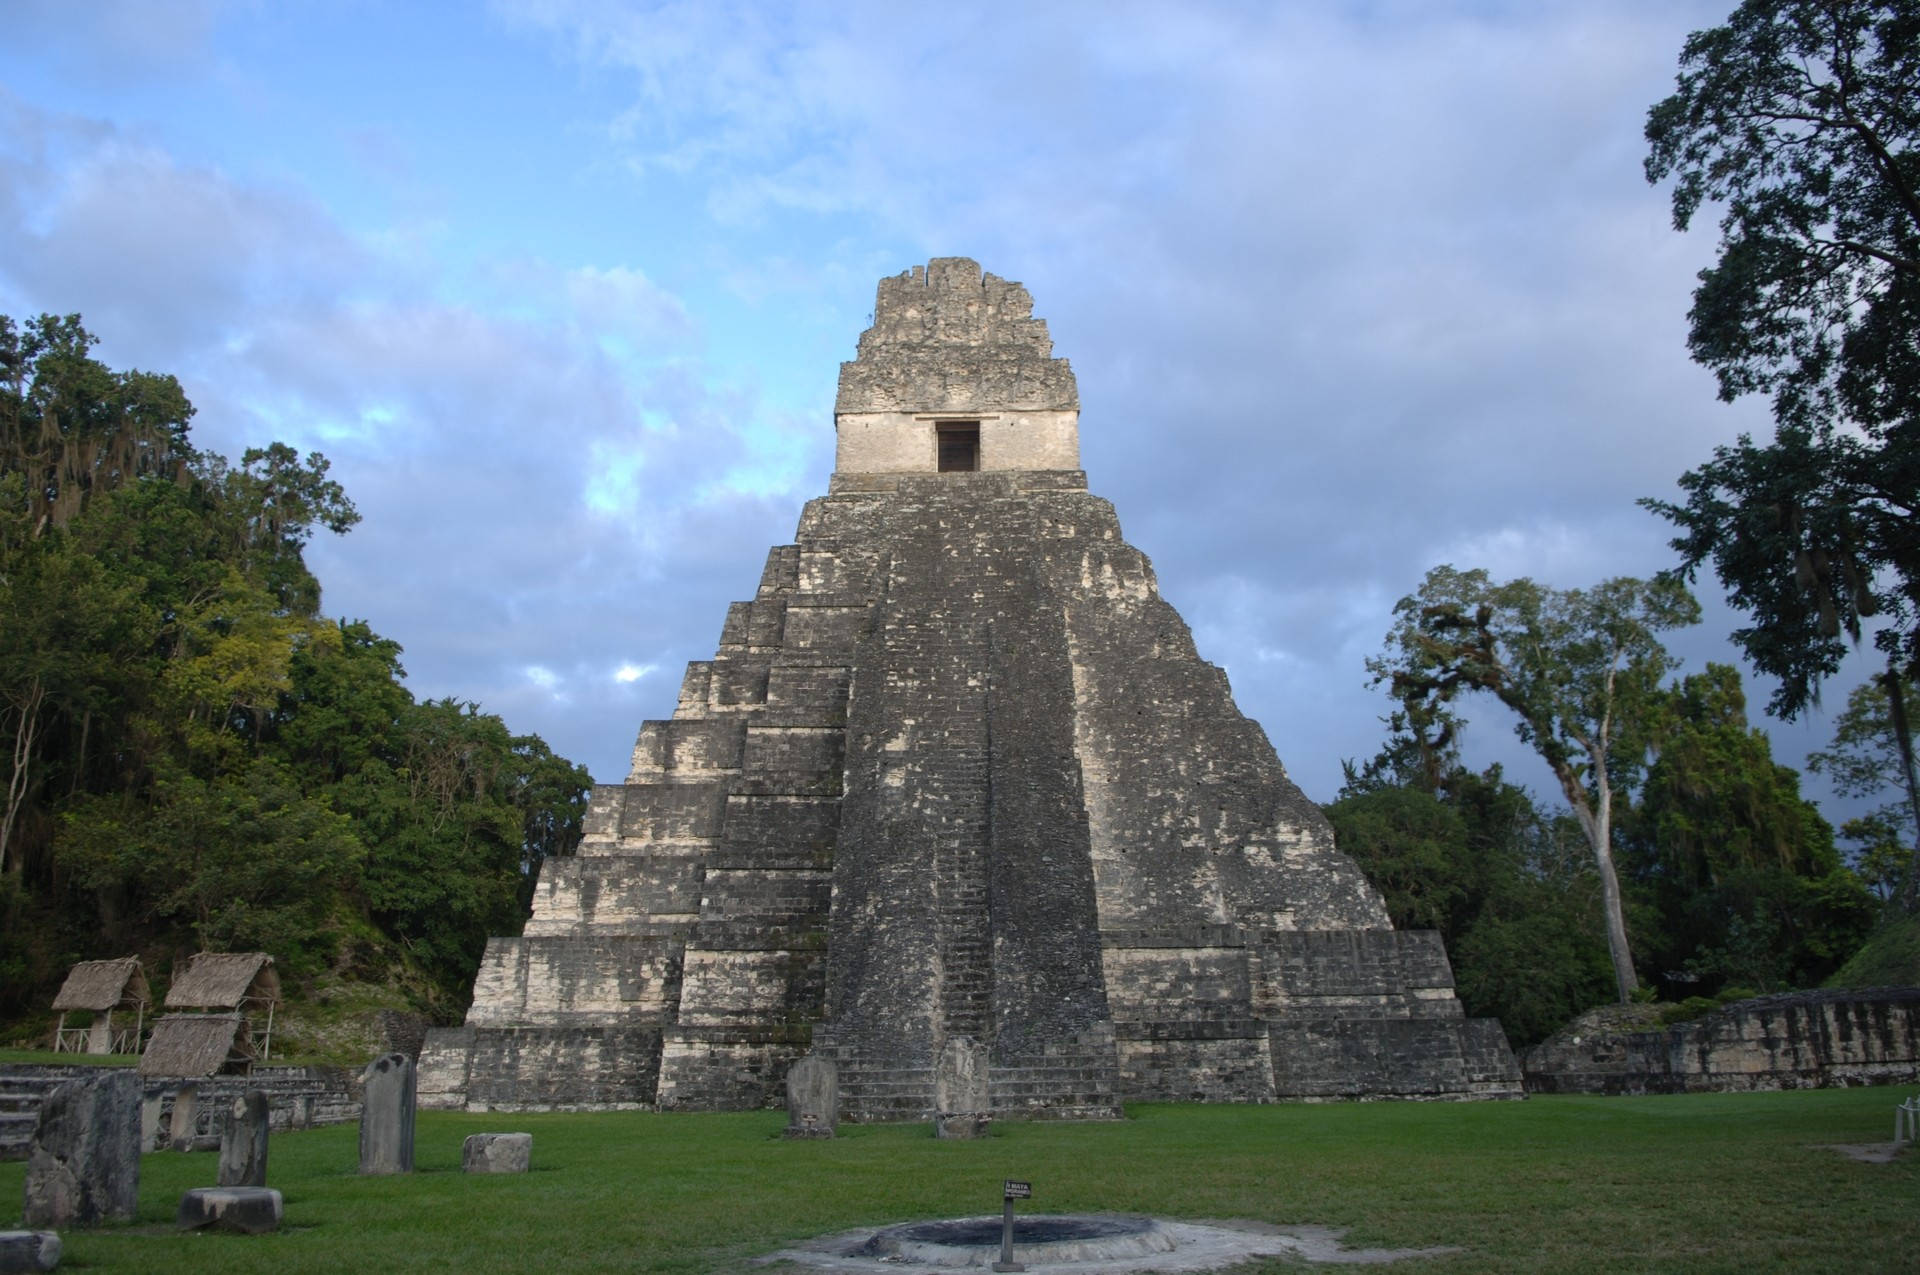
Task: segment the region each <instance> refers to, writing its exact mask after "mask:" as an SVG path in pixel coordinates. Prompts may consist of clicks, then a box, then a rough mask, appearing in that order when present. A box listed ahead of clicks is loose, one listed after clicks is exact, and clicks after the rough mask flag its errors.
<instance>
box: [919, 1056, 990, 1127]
mask: <svg viewBox="0 0 1920 1275" xmlns="http://www.w3.org/2000/svg"><path fill="white" fill-rule="evenodd" d="M988 1067H989V1063H988V1051H987V1047H986V1046H985V1045H983V1044H981V1043H980V1042H979V1041H977V1040H975V1039H973V1038H972V1037H971V1036H955V1037H953V1038H952V1039H950V1040H948V1041H947V1043H946V1046H945V1047H944V1048H942V1049H941V1051H940V1060H939V1062H938V1063H936V1064H935V1065H934V1069H933V1134H934V1136H935V1137H936V1138H978V1137H980V1136H981V1135H983V1134H984V1133H985V1132H986V1130H987V1121H988V1118H989V1116H990V1115H991V1112H992V1110H993V1098H992V1095H991V1090H990V1087H989V1085H988V1080H987V1073H988Z"/></svg>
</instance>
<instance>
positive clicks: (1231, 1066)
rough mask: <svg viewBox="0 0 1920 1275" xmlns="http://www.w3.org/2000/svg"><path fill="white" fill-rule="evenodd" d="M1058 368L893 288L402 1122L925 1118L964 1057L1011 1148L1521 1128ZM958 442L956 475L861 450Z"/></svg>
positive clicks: (1442, 968)
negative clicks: (952, 425) (985, 1060)
mask: <svg viewBox="0 0 1920 1275" xmlns="http://www.w3.org/2000/svg"><path fill="white" fill-rule="evenodd" d="M1050 353H1051V341H1050V339H1049V338H1048V337H1047V334H1046V326H1045V324H1044V323H1043V322H1041V321H1039V320H1035V319H1033V318H1032V317H1031V301H1030V299H1029V298H1028V297H1027V294H1026V292H1025V289H1023V288H1020V287H1019V285H1017V284H1008V283H1006V282H1005V281H1002V280H998V279H995V278H994V276H992V275H985V276H983V275H982V274H981V273H980V271H979V268H978V267H977V266H975V265H973V263H971V262H965V261H959V260H947V261H941V260H936V261H935V262H933V263H932V264H931V265H930V266H928V267H927V268H925V269H924V270H918V269H917V270H915V271H913V272H909V273H908V274H906V275H903V276H900V277H898V278H895V279H890V280H886V281H883V283H882V285H881V288H880V294H879V302H878V305H877V306H876V317H875V323H874V327H873V328H872V329H870V330H869V332H868V333H867V334H866V335H864V336H863V337H862V338H861V345H860V358H859V359H858V360H856V361H855V362H853V363H848V364H845V365H843V368H842V378H841V392H840V399H839V409H840V411H839V414H838V418H837V419H838V423H839V426H840V438H841V460H842V464H841V471H840V472H837V473H836V474H835V475H834V478H833V482H832V486H831V489H830V491H829V493H828V495H827V496H825V497H822V498H819V499H816V500H813V501H811V502H809V504H808V505H807V507H806V510H805V512H804V513H803V515H802V517H801V520H800V525H799V530H798V534H797V536H796V541H795V543H794V544H791V545H784V546H780V547H777V548H775V549H774V550H773V551H772V552H771V553H770V554H769V555H768V559H767V564H766V568H765V571H764V572H763V574H762V578H761V583H760V587H759V589H758V591H757V592H756V595H755V596H754V598H753V599H752V600H750V601H746V602H740V603H735V604H734V605H733V606H732V607H731V608H730V609H729V612H728V615H727V619H726V623H725V625H724V626H723V629H722V633H721V638H720V642H719V646H718V649H717V651H716V653H715V656H714V658H713V659H712V660H709V661H699V662H696V663H694V664H692V665H690V666H689V667H688V670H687V675H686V678H685V681H684V683H683V685H682V689H681V694H680V701H679V706H678V708H677V709H676V711H675V714H674V717H673V718H672V719H671V720H669V721H654V722H648V723H646V724H645V725H644V726H643V727H642V729H641V732H640V736H639V740H638V743H637V745H636V747H635V750H634V756H633V764H632V768H631V771H630V773H629V774H628V776H627V779H626V782H625V783H624V784H620V785H602V786H600V787H597V788H596V789H595V791H594V794H593V799H592V805H591V809H590V812H589V815H588V820H587V832H586V838H585V840H584V841H583V843H582V845H581V847H580V851H579V853H578V854H577V855H576V856H574V857H571V858H567V859H558V860H550V861H548V863H547V864H546V865H545V866H544V868H543V870H542V878H541V881H540V884H539V889H538V893H537V895H536V898H535V905H534V916H533V919H532V920H531V921H530V922H529V923H528V925H527V927H526V930H525V933H524V934H523V935H522V936H521V937H519V938H515V939H495V940H493V941H492V942H491V943H490V944H489V946H488V949H487V954H486V957H485V962H484V965H483V968H482V970H481V974H480V978H479V982H478V984H477V985H476V989H475V999H474V1007H473V1010H472V1012H471V1013H470V1014H469V1015H468V1019H467V1023H466V1025H465V1026H464V1027H462V1028H459V1029H454V1030H451V1031H443V1032H436V1033H434V1035H433V1037H432V1038H430V1040H429V1042H428V1046H427V1049H426V1051H425V1053H424V1054H423V1057H422V1060H421V1070H420V1093H421V1099H422V1102H423V1103H424V1104H427V1105H445V1106H467V1107H470V1108H475V1109H485V1108H489V1107H518V1108H526V1107H611V1106H653V1105H657V1106H660V1107H663V1108H684V1109H724V1108H740V1107H757V1106H765V1105H773V1104H775V1103H777V1101H778V1100H779V1097H780V1095H781V1092H782V1089H781V1087H782V1083H783V1077H784V1074H785V1069H786V1067H787V1066H788V1065H789V1064H790V1063H791V1061H792V1060H793V1059H794V1058H796V1057H798V1056H799V1055H801V1054H802V1053H805V1052H807V1051H808V1050H809V1049H812V1050H814V1051H816V1052H820V1053H824V1054H827V1055H829V1056H832V1057H834V1058H835V1059H836V1060H837V1061H838V1063H839V1066H840V1077H841V1079H840V1092H841V1098H842V1102H843V1105H844V1108H845V1111H846V1114H847V1116H848V1117H849V1118H851V1119H886V1118H922V1117H924V1116H925V1115H927V1114H928V1113H929V1112H930V1111H931V1109H932V1105H933V1102H934V1079H933V1070H934V1066H935V1060H936V1059H937V1058H938V1057H939V1056H940V1054H941V1052H942V1050H943V1048H944V1047H945V1045H946V1043H947V1042H948V1041H950V1040H953V1039H956V1038H959V1037H963V1036H964V1037H971V1038H973V1039H975V1040H980V1041H983V1042H985V1043H986V1044H987V1045H988V1047H989V1050H990V1061H991V1067H990V1087H991V1091H992V1099H993V1105H994V1109H995V1110H996V1111H997V1112H1000V1113H1003V1114H1016V1113H1018V1114H1033V1115H1053V1116H1076V1115H1080V1116H1086V1115H1112V1114H1117V1112H1118V1110H1119V1104H1120V1102H1121V1101H1123V1100H1125V1099H1189V1098H1197V1099H1207V1100H1240V1101H1264V1100H1270V1099H1272V1098H1275V1097H1280V1096H1291V1097H1309V1098H1336V1097H1351V1096H1381V1095H1402V1096H1454V1097H1463V1096H1485V1095H1511V1094H1515V1093H1517V1092H1518V1084H1517V1081H1518V1072H1517V1069H1516V1068H1515V1066H1514V1063H1513V1060H1512V1055H1511V1053H1510V1052H1509V1051H1508V1049H1507V1046H1506V1041H1505V1038H1504V1036H1503V1035H1502V1034H1501V1033H1500V1030H1499V1027H1498V1025H1497V1024H1496V1023H1493V1022H1491V1021H1471V1022H1470V1021H1468V1020H1466V1019H1464V1018H1463V1017H1462V1015H1461V1010H1460V1006H1459V1003H1458V1002H1457V1000H1455V999H1454V997H1453V992H1452V986H1453V980H1452V974H1451V970H1450V969H1449V968H1448V966H1447V961H1446V956H1445V953H1444V952H1443V951H1442V950H1441V947H1440V944H1439V942H1438V939H1437V938H1436V937H1435V936H1433V935H1431V934H1408V933H1400V932H1396V931H1394V930H1392V929H1391V927H1390V923H1389V921H1388V919H1387V916H1386V913H1385V910H1384V907H1383V905H1382V903H1381V900H1380V897H1379V895H1378V893H1377V892H1376V891H1374V890H1373V888H1372V887H1371V886H1370V885H1369V884H1368V883H1367V882H1366V880H1365V878H1364V877H1363V876H1362V874H1361V873H1360V872H1359V870H1358V868H1357V867H1356V866H1355V865H1354V864H1353V863H1352V861H1351V860H1349V859H1347V858H1346V857H1345V856H1344V855H1342V854H1340V853H1339V852H1338V851H1337V850H1336V849H1335V848H1334V846H1333V839H1332V833H1331V830H1330V829H1329V827H1328V825H1327V823H1326V821H1325V819H1324V818H1323V817H1322V815H1321V814H1320V811H1319V810H1318V808H1317V807H1315V806H1314V805H1313V803H1312V802H1311V801H1309V800H1308V799H1307V798H1306V797H1305V796H1304V794H1302V793H1301V792H1300V791H1299V789H1298V788H1297V787H1295V786H1294V785H1293V783H1292V782H1291V780H1289V779H1288V778H1287V776H1286V773H1285V771H1284V769H1283V768H1282V767H1281V766H1280V763H1279V761H1278V760H1277V759H1276V758H1275V757H1274V754H1273V750H1272V748H1271V746H1270V745H1269V744H1268V742H1267V739H1266V736H1265V734H1264V733H1263V732H1262V731H1261V730H1260V728H1259V727H1258V726H1257V725H1255V724H1254V723H1252V722H1250V721H1248V720H1247V719H1246V718H1245V717H1243V716H1242V715H1241V714H1240V713H1239V711H1238V710H1237V708H1235V706H1234V704H1233V701H1232V697H1231V694H1230V691H1229V689H1228V686H1227V682H1226V678H1225V675H1224V674H1223V673H1222V672H1221V670H1220V669H1218V668H1216V667H1215V666H1213V665H1210V664H1207V663H1206V662H1204V661H1203V660H1201V659H1200V658H1199V656H1198V653H1197V652H1196V651H1195V649H1194V646H1193V641H1192V637H1191V634H1190V633H1189V631H1188V629H1187V626H1186V625H1185V623H1184V622H1183V621H1182V620H1181V619H1180V617H1179V616H1178V615H1177V614H1176V613H1175V612H1174V611H1173V609H1172V608H1171V607H1170V606H1168V605H1167V604H1166V603H1165V602H1164V601H1163V600H1162V599H1161V598H1160V596H1159V594H1158V590H1157V588H1156V586H1155V582H1154V578H1153V572H1152V568H1151V566H1150V564H1149V563H1148V562H1147V560H1146V558H1145V556H1144V555H1143V554H1141V553H1140V552H1139V551H1138V550H1136V549H1134V548H1132V547H1131V546H1129V545H1127V544H1126V542H1125V541H1124V539H1122V537H1121V534H1120V528H1119V524H1118V521H1117V519H1116V518H1115V516H1114V512H1113V509H1112V507H1111V506H1110V505H1109V504H1108V503H1107V502H1106V501H1104V500H1100V499H1099V498H1097V497H1095V496H1092V495H1090V494H1088V493H1087V491H1086V479H1085V475H1084V474H1083V473H1081V472H1080V471H1079V469H1078V442H1077V432H1074V431H1077V410H1078V396H1077V391H1076V390H1075V389H1074V387H1073V383H1072V374H1071V371H1070V370H1069V369H1068V368H1067V367H1066V364H1065V361H1064V360H1059V359H1053V358H1051V357H1050ZM908 409H919V410H915V411H909V410H908ZM986 409H992V410H991V411H989V410H986ZM995 412H997V413H998V415H997V416H995V415H994V413H995ZM946 413H951V414H954V415H960V416H978V417H979V418H980V423H981V454H980V462H981V472H973V473H946V474H935V473H931V472H929V471H930V470H932V469H933V468H934V466H933V463H932V456H931V450H930V443H929V447H928V448H927V449H925V450H923V451H915V452H913V456H914V458H915V459H914V460H913V463H912V465H911V466H907V465H904V463H903V465H902V467H901V468H900V469H895V468H890V467H889V466H887V465H882V464H874V463H870V461H869V459H867V457H868V453H866V452H863V451H861V450H860V448H862V447H865V446H866V445H867V443H870V442H872V441H873V440H874V439H876V438H879V439H885V438H887V437H889V435H888V434H887V431H888V430H890V429H891V430H893V431H894V432H893V434H892V435H891V436H890V437H891V438H892V439H893V440H894V443H899V444H901V448H903V449H904V450H900V449H897V450H896V453H895V454H896V455H897V456H901V457H904V456H906V455H907V453H908V451H909V450H911V449H912V448H918V447H919V446H920V443H919V441H916V440H920V439H922V438H923V436H925V437H927V438H930V431H931V428H932V422H933V421H934V420H935V419H936V418H938V417H940V416H941V415H942V414H946ZM993 419H997V420H999V421H1000V422H1002V424H1003V425H1004V426H1005V428H1006V429H1008V430H1015V429H1026V430H1028V431H1030V433H1029V435H1028V436H1027V437H1028V440H1029V443H1030V446H1028V447H1027V448H1026V450H1022V451H1016V452H1013V453H1009V454H1010V455H1012V456H1014V457H1015V458H1016V459H1017V461H1018V464H1019V465H1020V466H1030V467H1020V468H997V467H996V464H995V461H996V455H995V448H994V443H993V438H994V436H993V435H992V434H991V433H990V432H989V430H988V425H989V424H990V423H991V420H993ZM850 426H853V427H857V428H850ZM869 427H871V428H869ZM863 431H864V432H863ZM914 431H919V433H915V432H914ZM850 438H852V439H855V440H858V439H862V438H864V439H865V440H866V442H857V443H855V444H850V441H849V440H850ZM901 440H906V442H905V443H902V442H901ZM909 443H910V444H911V447H907V444H909ZM1036 456H1039V457H1041V458H1042V459H1044V460H1047V462H1048V463H1040V462H1039V461H1036V460H1033V459H1032V458H1033V457H1036ZM1000 459H1005V457H1004V456H1002V457H1000ZM850 463H851V464H852V465H853V467H852V468H850V467H849V464H850ZM909 468H910V469H913V470H914V471H916V472H903V470H904V469H909Z"/></svg>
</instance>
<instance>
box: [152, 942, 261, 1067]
mask: <svg viewBox="0 0 1920 1275" xmlns="http://www.w3.org/2000/svg"><path fill="white" fill-rule="evenodd" d="M279 1002H280V976H279V975H278V974H276V973H275V972H274V969H273V958H272V957H271V956H268V955H267V954H266V953H265V952H197V953H195V954H194V957H193V960H192V961H190V962H189V963H188V965H187V972H186V973H185V974H182V975H181V976H180V977H179V978H177V979H175V980H174V983H173V986H172V987H169V988H168V989H167V1000H166V1007H167V1008H168V1009H202V1010H204V1009H217V1010H231V1011H233V1012H235V1013H238V1014H241V1015H244V1016H245V1017H246V1019H247V1020H248V1021H250V1022H259V1021H261V1020H263V1019H264V1021H265V1026H264V1027H261V1028H259V1029H256V1030H255V1031H254V1033H253V1039H252V1041H251V1045H252V1051H251V1056H253V1057H257V1058H259V1059H260V1061H262V1062H265V1061H267V1060H268V1059H269V1058H271V1057H272V1056H273V1011H274V1007H275V1006H276V1005H278V1004H279Z"/></svg>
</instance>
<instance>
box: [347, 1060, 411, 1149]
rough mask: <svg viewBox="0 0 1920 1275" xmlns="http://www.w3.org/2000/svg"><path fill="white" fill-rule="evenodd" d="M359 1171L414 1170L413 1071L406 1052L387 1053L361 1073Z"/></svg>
mask: <svg viewBox="0 0 1920 1275" xmlns="http://www.w3.org/2000/svg"><path fill="white" fill-rule="evenodd" d="M360 1080H361V1084H362V1086H363V1088H364V1094H363V1096H362V1099H361V1106H360V1172H361V1173H364V1174H381V1173H412V1172H413V1117H414V1103H415V1097H414V1071H413V1059H411V1058H409V1057H407V1056H406V1055H405V1054H384V1055H382V1056H381V1057H379V1058H376V1059H374V1060H373V1061H372V1062H370V1063H368V1064H367V1068H366V1070H365V1071H363V1072H361V1073H360Z"/></svg>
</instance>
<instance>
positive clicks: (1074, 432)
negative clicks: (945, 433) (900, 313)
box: [834, 409, 1080, 474]
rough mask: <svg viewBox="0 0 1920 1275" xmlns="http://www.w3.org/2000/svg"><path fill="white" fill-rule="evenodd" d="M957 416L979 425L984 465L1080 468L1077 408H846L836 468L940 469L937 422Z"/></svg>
mask: <svg viewBox="0 0 1920 1275" xmlns="http://www.w3.org/2000/svg"><path fill="white" fill-rule="evenodd" d="M956 415H957V418H958V419H961V420H965V421H970V422H974V423H976V424H977V425H978V426H979V430H980V452H979V467H980V468H981V469H982V470H1077V469H1079V468H1080V413H1079V412H1078V411H1075V410H1072V409H1064V410H1062V409H1047V410H1040V411H1026V412H1013V411H1009V412H986V413H979V412H975V413H968V414H964V415H958V414H949V415H947V416H936V415H931V414H928V413H925V412H917V413H916V412H844V413H842V414H841V415H840V416H838V417H837V418H835V429H836V432H837V437H838V444H837V450H836V451H835V454H834V468H835V469H837V470H839V471H841V472H842V473H850V474H855V473H921V474H931V473H934V472H935V471H936V470H937V469H938V468H939V451H938V437H939V434H938V428H937V427H938V425H939V424H941V423H942V422H944V421H947V420H951V419H955V418H956Z"/></svg>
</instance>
